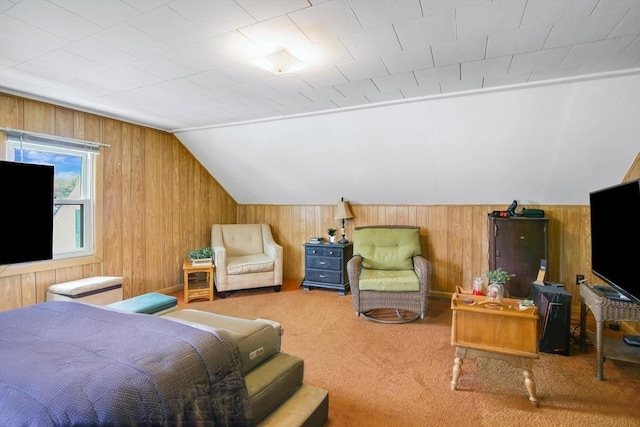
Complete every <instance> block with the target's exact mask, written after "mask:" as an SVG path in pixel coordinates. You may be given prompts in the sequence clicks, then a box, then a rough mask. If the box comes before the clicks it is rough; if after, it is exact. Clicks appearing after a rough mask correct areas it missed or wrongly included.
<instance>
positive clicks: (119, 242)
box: [0, 94, 640, 311]
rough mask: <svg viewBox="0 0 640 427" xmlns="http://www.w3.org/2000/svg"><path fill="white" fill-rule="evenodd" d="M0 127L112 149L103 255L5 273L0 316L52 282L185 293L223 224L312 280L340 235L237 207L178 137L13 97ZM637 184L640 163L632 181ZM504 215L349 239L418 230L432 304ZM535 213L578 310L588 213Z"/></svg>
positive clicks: (287, 273) (477, 215)
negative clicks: (545, 221) (259, 228)
mask: <svg viewBox="0 0 640 427" xmlns="http://www.w3.org/2000/svg"><path fill="white" fill-rule="evenodd" d="M0 126H2V127H8V128H14V129H23V130H28V131H33V132H38V133H44V134H50V135H60V136H66V137H72V138H77V139H84V140H89V141H97V142H103V143H105V144H109V145H110V147H109V148H105V149H102V151H101V155H100V156H99V158H100V160H99V165H98V171H99V175H100V177H99V182H98V192H99V194H100V200H101V204H102V209H100V211H99V212H97V216H98V220H99V223H101V224H102V225H101V226H100V228H99V230H98V234H99V242H98V243H99V248H98V255H97V256H96V257H93V258H91V259H89V260H87V259H82V260H75V261H71V262H70V261H65V262H62V261H54V262H45V263H35V264H33V265H32V266H30V267H28V268H26V269H25V268H21V269H18V270H15V269H12V268H6V267H3V266H0V311H2V310H7V309H11V308H15V307H20V306H24V305H29V304H34V303H37V302H41V301H43V300H44V297H45V291H46V289H47V287H48V286H49V285H51V284H53V283H57V282H62V281H67V280H73V279H79V278H83V277H88V276H92V275H114V276H123V277H124V278H125V280H124V294H125V297H132V296H136V295H140V294H143V293H145V292H151V291H170V290H175V289H179V287H180V285H181V284H182V272H181V264H182V263H181V260H182V258H183V257H184V255H185V254H186V253H187V252H189V251H190V250H192V249H195V248H198V247H201V246H207V245H209V244H210V241H211V240H210V239H211V237H210V229H211V224H213V223H236V222H237V223H262V222H264V223H267V224H270V225H271V227H272V231H273V234H274V237H275V239H276V240H277V241H278V242H279V243H280V244H282V246H283V247H284V277H285V278H286V279H289V280H299V281H302V278H303V276H304V253H303V247H302V244H303V243H304V242H306V241H308V240H309V238H310V237H312V236H324V237H326V230H327V228H329V227H334V228H339V227H340V224H338V223H337V222H336V221H335V220H334V219H333V216H334V209H335V205H329V206H328V205H311V206H309V205H238V204H237V203H236V202H235V201H234V200H233V199H232V198H231V197H230V196H229V195H228V194H227V192H226V191H225V190H224V189H223V188H222V187H221V186H220V185H219V184H218V182H217V181H216V180H215V179H213V178H212V177H211V176H210V174H209V173H208V172H207V171H206V170H205V169H204V168H203V167H202V166H201V165H200V164H199V163H198V161H197V160H196V159H195V158H194V157H193V156H192V155H191V153H190V152H189V151H188V150H187V149H186V148H185V147H184V146H183V145H182V144H181V143H180V142H179V141H178V140H177V139H176V138H175V137H174V136H172V135H170V134H166V133H163V132H159V131H156V130H152V129H149V128H145V127H141V126H137V125H133V124H129V123H124V122H121V121H118V120H112V119H108V118H104V117H99V116H95V115H92V114H88V113H83V112H78V111H74V110H70V109H67V108H62V107H57V106H53V105H50V104H46V103H42V102H37V101H31V100H27V99H23V98H19V97H15V96H10V95H3V94H0ZM0 148H1V147H0ZM624 173H625V171H621V174H622V175H623V174H624ZM638 177H640V161H639V159H638V158H636V160H635V162H634V164H633V166H632V167H631V169H630V170H629V171H628V172H627V176H626V177H625V180H629V179H635V178H638ZM2 185H6V183H2ZM336 201H337V199H336ZM505 207H506V205H504V206H502V205H501V206H489V205H469V206H462V205H451V206H413V205H410V206H405V205H398V206H395V205H394V206H388V205H352V206H351V208H352V211H353V214H354V216H355V217H354V219H352V220H349V221H347V224H346V226H347V238H349V237H350V236H351V235H352V231H353V227H355V226H361V225H372V224H407V225H417V226H420V228H421V237H422V248H423V251H424V254H425V256H426V257H427V258H428V259H429V260H431V262H432V263H433V268H434V270H433V287H432V290H433V295H434V296H443V297H447V296H448V295H449V293H451V292H453V291H454V290H455V287H456V286H457V285H463V286H471V283H472V280H473V277H474V276H477V275H484V272H485V271H486V270H487V269H488V265H489V263H488V253H487V252H488V239H487V214H488V213H489V212H491V211H493V210H496V209H504V208H505ZM527 207H528V208H541V209H544V210H545V212H546V214H547V216H548V217H549V218H550V248H549V250H550V256H549V270H548V278H549V279H550V280H553V281H557V282H561V283H565V285H566V287H567V290H568V291H569V292H571V293H572V294H573V295H574V298H573V304H574V305H575V306H577V304H578V303H579V298H578V295H579V293H578V290H577V288H576V285H575V276H576V274H584V275H585V277H586V278H587V279H590V280H594V281H595V278H594V277H591V264H590V256H591V255H590V233H589V207H588V206H527ZM2 208H3V209H4V208H6V206H2ZM2 244H6V242H2ZM12 271H18V272H17V273H16V274H11V272H12Z"/></svg>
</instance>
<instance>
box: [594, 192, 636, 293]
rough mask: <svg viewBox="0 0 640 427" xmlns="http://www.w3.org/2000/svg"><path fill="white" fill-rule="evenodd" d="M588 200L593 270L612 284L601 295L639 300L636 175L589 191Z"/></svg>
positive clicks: (600, 289)
mask: <svg viewBox="0 0 640 427" xmlns="http://www.w3.org/2000/svg"><path fill="white" fill-rule="evenodd" d="M589 204H590V207H591V270H592V272H593V274H595V275H596V276H598V277H599V278H601V279H602V280H604V281H605V282H606V283H607V284H608V285H610V286H611V287H613V288H614V289H613V292H609V293H608V294H607V295H605V296H607V297H610V298H613V299H619V300H631V301H635V302H640V179H637V180H634V181H630V182H625V183H623V184H619V185H614V186H612V187H607V188H603V189H601V190H597V191H593V192H591V193H589ZM596 290H599V291H600V292H605V293H606V292H607V289H606V288H605V287H597V289H596Z"/></svg>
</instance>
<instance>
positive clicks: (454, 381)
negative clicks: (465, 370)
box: [451, 356, 462, 390]
mask: <svg viewBox="0 0 640 427" xmlns="http://www.w3.org/2000/svg"><path fill="white" fill-rule="evenodd" d="M461 371H462V359H461V358H460V357H458V356H456V358H455V359H454V360H453V376H452V377H451V390H455V389H456V387H457V386H458V379H459V378H460V372H461Z"/></svg>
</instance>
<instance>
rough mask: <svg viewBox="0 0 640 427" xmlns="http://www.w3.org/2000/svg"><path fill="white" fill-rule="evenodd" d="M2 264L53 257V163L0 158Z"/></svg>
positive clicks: (0, 252) (0, 253)
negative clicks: (12, 160)
mask: <svg viewBox="0 0 640 427" xmlns="http://www.w3.org/2000/svg"><path fill="white" fill-rule="evenodd" d="M0 183H2V186H1V188H2V190H0V198H1V199H2V208H1V209H0V224H1V225H0V226H1V227H2V239H1V240H0V242H1V243H0V265H5V264H16V263H22V262H32V261H42V260H47V259H51V258H52V257H53V196H54V189H53V166H46V165H36V164H31V163H16V162H8V161H0Z"/></svg>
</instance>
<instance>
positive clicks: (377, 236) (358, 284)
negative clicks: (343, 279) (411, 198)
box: [347, 225, 431, 323]
mask: <svg viewBox="0 0 640 427" xmlns="http://www.w3.org/2000/svg"><path fill="white" fill-rule="evenodd" d="M352 241H353V257H352V258H351V259H350V260H349V261H348V263H347V272H348V274H349V285H350V287H351V295H352V297H353V306H354V308H355V310H356V316H360V315H362V316H364V317H365V318H367V319H369V320H374V321H377V322H383V323H406V322H411V321H414V320H416V319H418V318H420V319H423V318H424V316H425V314H426V312H427V305H428V297H429V286H430V281H431V263H430V262H429V261H427V260H426V259H425V258H424V257H422V255H421V253H422V251H421V250H420V227H414V226H404V225H384V226H380V225H376V226H366V227H356V228H355V230H354V232H353V237H352ZM380 309H392V310H394V311H395V316H397V317H392V318H389V317H388V316H385V315H384V310H380Z"/></svg>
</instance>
